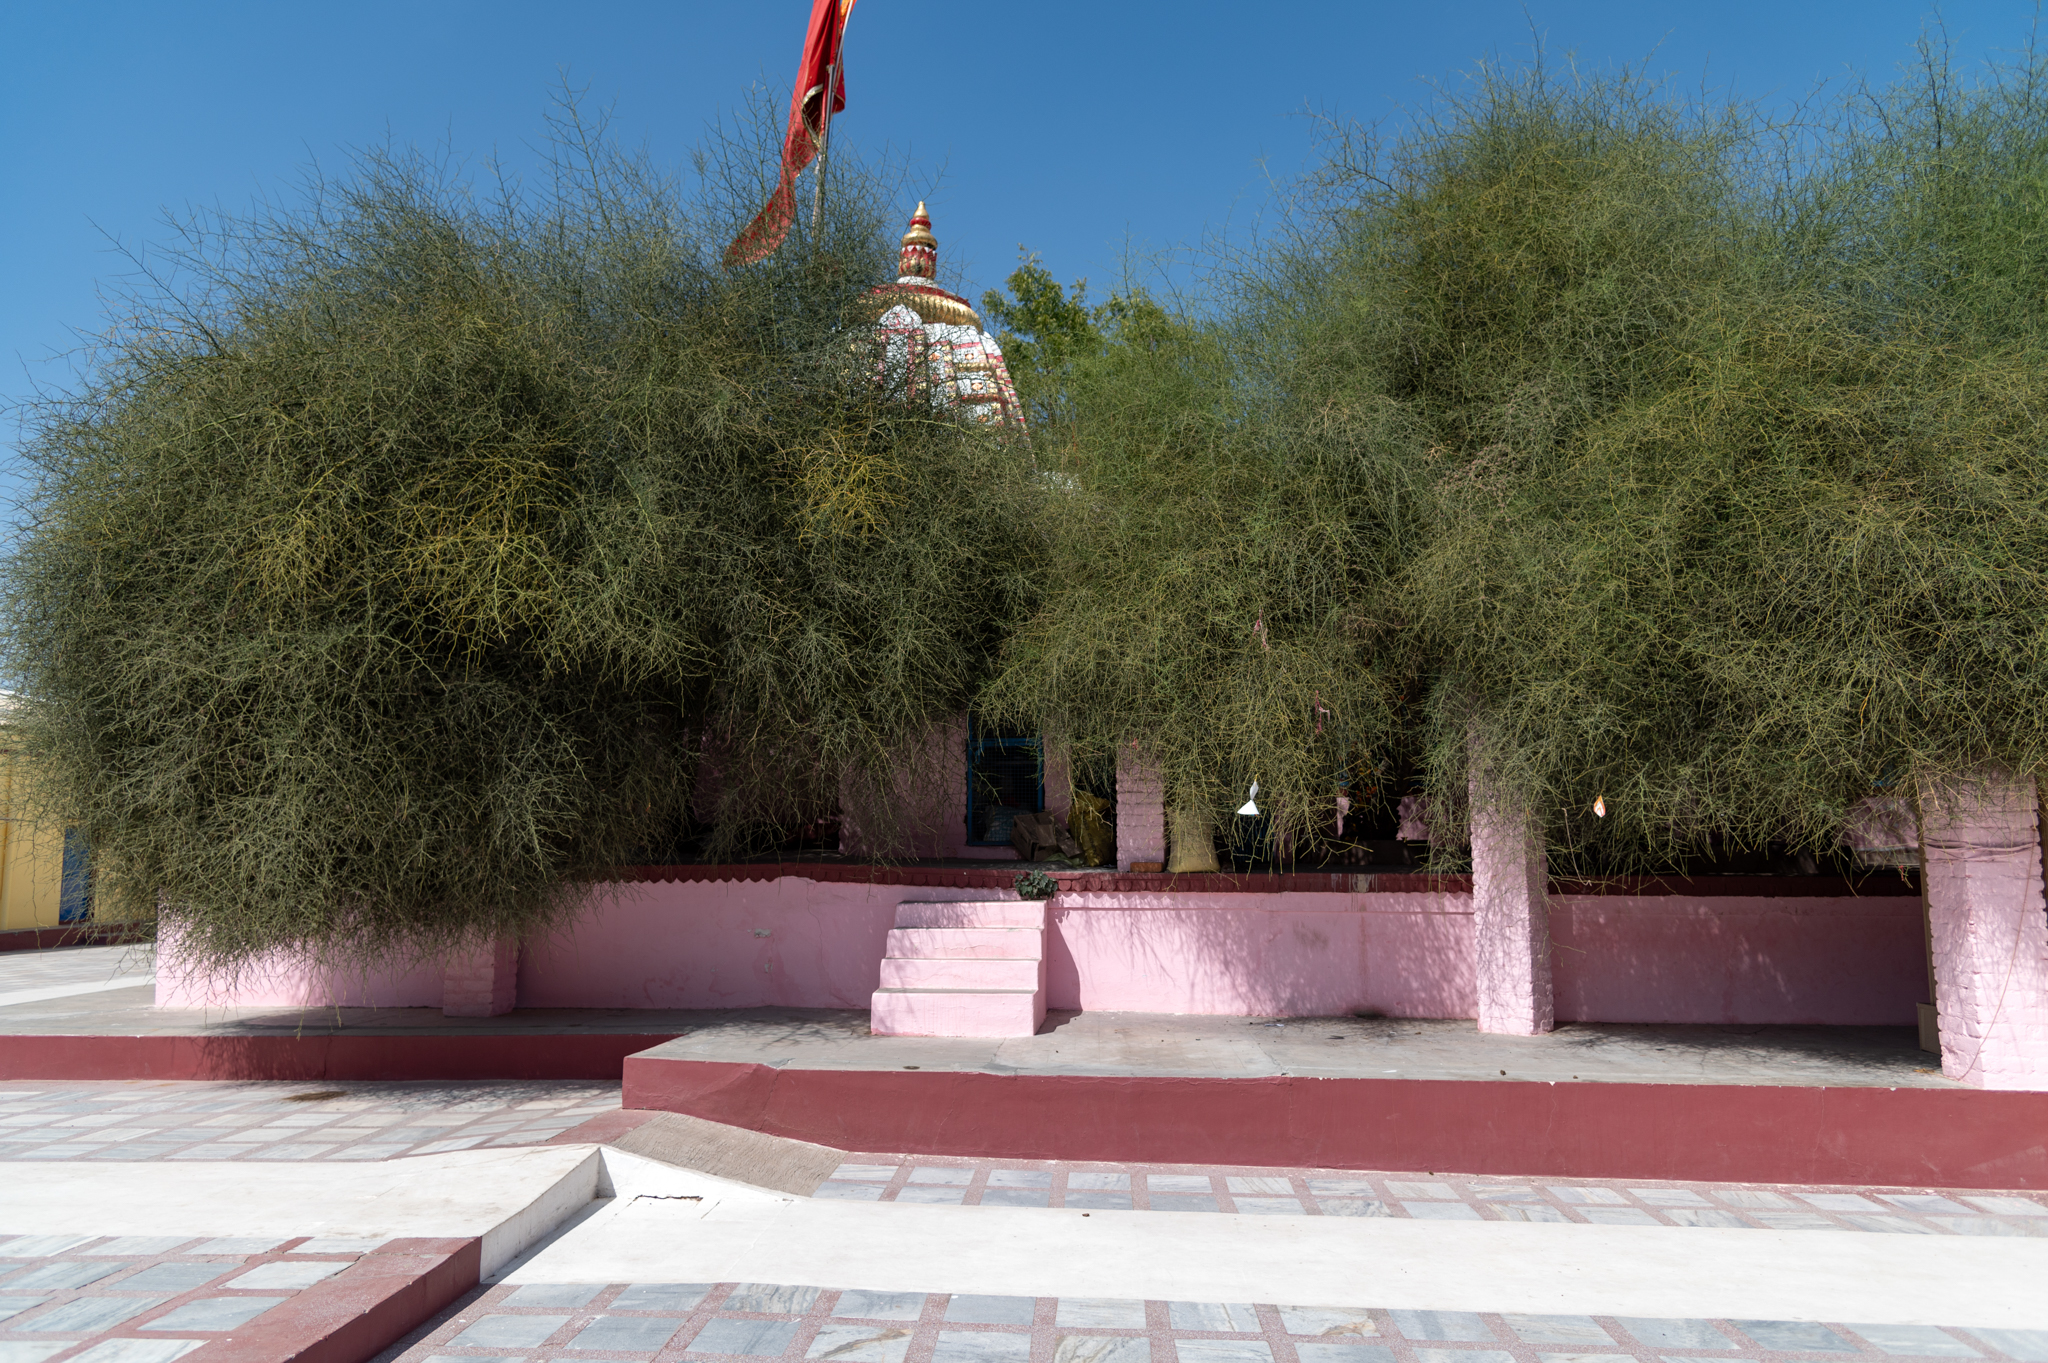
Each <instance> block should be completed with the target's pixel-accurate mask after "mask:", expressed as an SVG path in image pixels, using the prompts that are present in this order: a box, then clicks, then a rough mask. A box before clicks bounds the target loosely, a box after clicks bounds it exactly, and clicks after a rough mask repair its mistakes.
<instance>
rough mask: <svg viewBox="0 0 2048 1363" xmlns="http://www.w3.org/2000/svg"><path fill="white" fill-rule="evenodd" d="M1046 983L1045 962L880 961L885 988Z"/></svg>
mask: <svg viewBox="0 0 2048 1363" xmlns="http://www.w3.org/2000/svg"><path fill="white" fill-rule="evenodd" d="M1044 984H1045V962H1044V961H1018V960H1000V959H983V960H973V961H948V960H940V959H938V958H935V957H929V956H926V957H915V956H914V957H908V958H904V957H895V956H891V957H888V958H887V959H885V960H884V961H883V962H882V988H884V989H1031V990H1036V989H1039V988H1042V987H1043V986H1044Z"/></svg>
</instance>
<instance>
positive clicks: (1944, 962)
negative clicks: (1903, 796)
mask: <svg viewBox="0 0 2048 1363" xmlns="http://www.w3.org/2000/svg"><path fill="white" fill-rule="evenodd" d="M1920 839H1921V852H1920V856H1921V874H1922V875H1923V876H1924V877H1925V878H1926V879H1925V882H1924V883H1925V885H1926V888H1927V920H1928V934H1929V937H1930V939H1931V943H1932V949H1933V952H1934V992H1935V1007H1936V1010H1937V1012H1938V1014H1939V1016H1940V1019H1941V1072H1942V1073H1943V1074H1945V1075H1947V1076H1948V1077H1949V1078H1951V1079H1956V1080H1960V1081H1962V1082H1963V1083H1966V1084H1974V1085H1976V1086H1978V1087H1979V1088H1987V1089H2032V1090H2044V1089H2048V922H2044V919H2043V916H2042V909H2043V899H2042V883H2041V838H2040V818H2039V806H2038V805H2037V803H2036V796H2035V788H2034V783H2033V782H2032V781H2031V780H2015V779H2013V778H2012V777H2011V776H2010V775H2009V774H2007V773H2004V772H1985V773H1980V775H1979V776H1978V778H1977V779H1975V780H1971V781H1953V782H1948V783H1945V784H1942V785H1937V786H1932V787H1930V788H1928V789H1924V790H1922V792H1921V794H1920Z"/></svg>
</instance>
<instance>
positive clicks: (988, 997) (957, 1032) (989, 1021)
mask: <svg viewBox="0 0 2048 1363" xmlns="http://www.w3.org/2000/svg"><path fill="white" fill-rule="evenodd" d="M1044 1022H1045V991H1044V990H1042V989H981V990H964V989H963V990H956V989H877V990H876V991H875V998H874V1011H873V1012H872V1013H871V1014H870V1016H869V1028H870V1030H871V1031H872V1032H873V1033H874V1034H875V1035H876V1036H1030V1035H1032V1034H1033V1033H1035V1032H1037V1030H1038V1029H1039V1027H1040V1026H1041V1025H1043V1024H1044Z"/></svg>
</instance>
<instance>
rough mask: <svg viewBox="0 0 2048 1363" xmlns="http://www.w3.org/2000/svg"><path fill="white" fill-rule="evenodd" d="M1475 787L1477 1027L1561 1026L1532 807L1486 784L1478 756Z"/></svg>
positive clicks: (1515, 1031) (1522, 1031)
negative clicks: (1552, 983) (1553, 992)
mask: <svg viewBox="0 0 2048 1363" xmlns="http://www.w3.org/2000/svg"><path fill="white" fill-rule="evenodd" d="M1471 790H1472V920H1473V928H1474V932H1475V937H1476V940H1477V946H1478V957H1479V959H1478V969H1477V972H1476V974H1477V984H1478V993H1479V1030H1480V1031H1482V1032H1504V1033H1507V1034H1508V1035H1510V1036H1540V1035H1542V1034H1543V1033H1545V1032H1548V1031H1549V1030H1551V1028H1553V1027H1555V1026H1556V1025H1557V1010H1556V1005H1555V1002H1554V1000H1553V998H1552V996H1551V989H1550V909H1549V898H1548V888H1549V884H1548V882H1549V869H1548V866H1547V865H1546V859H1545V857H1544V855H1543V842H1542V838H1541V837H1540V835H1539V834H1538V833H1537V831H1536V829H1535V827H1534V820H1533V819H1532V818H1531V817H1530V814H1529V811H1528V810H1526V809H1523V808H1521V807H1519V806H1518V805H1516V804H1515V803H1514V802H1512V801H1509V800H1506V799H1504V798H1502V797H1500V796H1497V795H1495V794H1494V793H1493V791H1492V790H1491V789H1489V783H1488V782H1487V780H1486V778H1485V776H1484V775H1483V772H1482V769H1481V767H1480V765H1479V763H1478V762H1477V761H1476V760H1475V761H1474V763H1473V766H1472V785H1471Z"/></svg>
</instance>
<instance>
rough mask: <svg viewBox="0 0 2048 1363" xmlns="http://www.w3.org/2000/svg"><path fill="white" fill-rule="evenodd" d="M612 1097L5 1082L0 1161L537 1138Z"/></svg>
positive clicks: (572, 1090)
mask: <svg viewBox="0 0 2048 1363" xmlns="http://www.w3.org/2000/svg"><path fill="white" fill-rule="evenodd" d="M618 1106H619V1086H618V1085H617V1084H599V1083H565V1082H545V1083H541V1082H536V1083H493V1082H485V1083H390V1084H364V1083H336V1084H284V1083H206V1082H194V1081H190V1080H183V1081H170V1082H162V1083H150V1082H107V1081H96V1082H83V1081H81V1082H73V1083H49V1082H10V1083H0V1160H187V1159H192V1160H236V1159H243V1160H382V1159H395V1158H397V1157H399V1156H401V1155H432V1154H439V1153H441V1152H442V1151H446V1150H469V1149H473V1148H476V1147H479V1146H502V1145H535V1144H539V1143H540V1142H543V1141H547V1140H550V1139H552V1138H553V1137H555V1136H558V1135H560V1134H561V1133H562V1132H564V1131H566V1130H568V1129H569V1128H570V1127H572V1126H577V1125H579V1124H581V1123H583V1122H586V1121H588V1120H590V1119H591V1118H592V1117H594V1116H596V1115H598V1114H599V1113H601V1112H615V1111H617V1110H618ZM0 1363H10V1361H9V1360H7V1359H4V1358H0Z"/></svg>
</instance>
